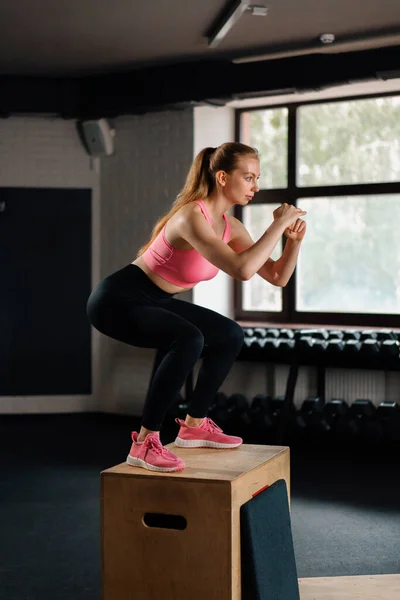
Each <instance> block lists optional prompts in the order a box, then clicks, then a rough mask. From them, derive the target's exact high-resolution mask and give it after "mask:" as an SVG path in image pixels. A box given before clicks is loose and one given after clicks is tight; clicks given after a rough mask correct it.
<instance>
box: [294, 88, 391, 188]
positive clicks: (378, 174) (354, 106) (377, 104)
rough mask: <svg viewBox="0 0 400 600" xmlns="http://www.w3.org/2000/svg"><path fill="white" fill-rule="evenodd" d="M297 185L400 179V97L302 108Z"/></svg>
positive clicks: (299, 112) (299, 128)
mask: <svg viewBox="0 0 400 600" xmlns="http://www.w3.org/2000/svg"><path fill="white" fill-rule="evenodd" d="M297 164H298V167H297V185H299V186H318V185H345V184H356V183H384V182H390V181H399V180H400V96H396V97H388V98H371V99H369V100H351V101H346V102H331V103H326V104H325V103H324V104H317V105H310V106H302V107H300V108H299V109H298V163H297Z"/></svg>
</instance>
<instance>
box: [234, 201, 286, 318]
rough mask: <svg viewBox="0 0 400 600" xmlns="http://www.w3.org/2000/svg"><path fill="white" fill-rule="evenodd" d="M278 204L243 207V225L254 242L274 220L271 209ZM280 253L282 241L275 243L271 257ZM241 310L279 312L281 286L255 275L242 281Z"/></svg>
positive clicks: (275, 256)
mask: <svg viewBox="0 0 400 600" xmlns="http://www.w3.org/2000/svg"><path fill="white" fill-rule="evenodd" d="M278 206H280V204H254V205H253V206H246V207H245V208H244V209H243V225H244V226H245V227H246V229H247V231H248V232H249V233H250V235H251V237H252V238H253V240H254V241H255V242H256V241H257V240H259V239H260V237H261V236H262V234H263V233H264V232H265V230H266V229H268V227H269V226H270V225H271V223H272V221H273V220H274V216H273V214H272V213H273V211H274V210H275V209H276V208H278ZM281 254H282V241H279V242H278V244H277V245H276V247H275V249H274V251H273V253H272V254H271V258H272V259H273V260H276V259H277V258H279V257H280V256H281ZM242 298H243V310H258V311H268V312H280V311H281V310H282V288H280V287H276V286H274V285H271V284H270V283H268V281H265V280H264V279H262V278H261V277H260V276H259V275H255V276H254V277H252V279H250V280H249V281H244V282H243V283H242Z"/></svg>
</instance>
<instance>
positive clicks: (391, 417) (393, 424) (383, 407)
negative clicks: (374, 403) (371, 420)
mask: <svg viewBox="0 0 400 600" xmlns="http://www.w3.org/2000/svg"><path fill="white" fill-rule="evenodd" d="M375 418H376V421H377V422H378V423H380V425H381V427H382V435H383V443H384V444H385V445H387V446H388V447H393V448H395V449H400V404H398V403H397V402H394V401H388V400H385V401H383V402H381V403H380V404H379V406H378V408H377V409H376V413H375Z"/></svg>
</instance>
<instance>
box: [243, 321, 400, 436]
mask: <svg viewBox="0 0 400 600" xmlns="http://www.w3.org/2000/svg"><path fill="white" fill-rule="evenodd" d="M244 332H245V339H244V344H243V348H242V351H241V353H240V355H239V356H238V360H244V361H251V362H254V361H256V362H263V363H264V364H267V365H270V366H272V367H273V365H274V364H287V365H289V373H288V377H287V381H286V390H285V397H284V403H283V408H282V418H281V420H280V424H279V428H278V431H277V443H278V444H280V443H282V440H283V439H284V435H285V431H286V426H287V424H288V420H289V416H290V413H291V411H292V409H293V405H294V394H295V390H296V384H297V379H298V373H299V367H300V366H313V367H315V368H316V369H317V395H318V397H320V398H321V399H322V401H323V402H324V403H325V379H326V369H327V368H328V367H341V368H347V369H349V368H352V369H355V368H368V369H374V370H386V371H388V370H396V371H397V370H400V331H394V330H388V329H381V330H378V329H377V330H368V331H362V330H360V331H358V330H353V329H351V330H349V329H344V330H338V329H335V330H327V329H311V328H310V329H297V330H296V329H287V328H284V329H276V328H265V327H244ZM267 385H269V384H268V382H267ZM267 393H268V390H267ZM270 395H272V394H270Z"/></svg>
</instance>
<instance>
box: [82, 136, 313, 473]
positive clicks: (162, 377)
mask: <svg viewBox="0 0 400 600" xmlns="http://www.w3.org/2000/svg"><path fill="white" fill-rule="evenodd" d="M259 176H260V163H259V158H258V153H257V151H256V150H255V149H254V148H251V147H249V146H246V145H244V144H240V143H236V142H234V143H226V144H222V146H219V147H218V148H205V149H204V150H202V151H201V152H200V153H199V154H198V155H197V156H196V158H195V160H194V161H193V164H192V166H191V168H190V170H189V173H188V176H187V179H186V183H185V186H184V187H183V189H182V191H181V192H180V194H179V195H178V197H177V199H176V201H175V202H174V203H173V205H172V207H171V209H170V211H169V212H168V213H167V214H166V215H165V216H164V217H162V218H161V219H160V220H159V221H158V222H157V223H156V225H155V227H154V229H153V232H152V235H151V238H150V240H149V241H148V242H147V243H146V244H145V245H144V246H143V247H142V248H141V249H140V250H139V252H138V254H137V257H136V260H134V261H133V262H132V263H131V264H129V265H127V266H125V267H124V268H122V269H120V270H118V271H117V272H116V273H113V274H112V275H110V276H108V277H107V278H106V279H105V280H104V281H102V282H101V283H100V284H99V285H98V286H97V288H96V289H95V290H94V291H93V292H92V294H91V296H90V298H89V300H88V305H87V312H88V316H89V320H90V322H91V323H92V325H93V326H94V327H95V328H96V329H98V330H99V331H100V332H101V333H103V334H105V335H107V336H109V337H112V338H115V339H117V340H119V341H121V342H125V343H126V344H130V345H132V346H138V347H141V348H157V349H158V350H160V351H162V353H163V356H164V357H163V360H162V361H161V363H160V365H159V366H158V368H157V369H156V371H155V373H154V376H153V378H152V381H151V384H150V386H149V390H148V393H147V398H146V401H145V405H144V412H143V417H142V426H141V429H140V431H139V433H137V432H132V446H131V450H130V452H129V454H128V457H127V462H128V464H129V465H132V466H137V467H144V468H146V469H150V470H153V471H179V470H182V469H183V468H184V466H185V465H184V462H183V461H182V460H181V459H180V458H178V457H177V456H176V455H175V454H173V453H172V452H170V451H169V450H167V449H166V448H164V447H163V446H162V444H161V441H160V437H159V432H160V429H161V426H162V422H163V419H164V417H165V414H166V412H167V410H168V408H169V406H170V404H171V403H172V402H173V401H174V400H175V399H176V398H177V396H178V394H179V392H180V390H181V388H182V386H183V385H184V383H185V381H186V379H187V377H188V375H189V373H190V372H191V371H192V369H193V367H194V365H195V364H196V362H197V360H198V359H199V357H200V356H201V354H203V360H202V365H201V368H200V371H199V375H198V379H197V383H196V386H195V389H194V391H193V396H192V399H191V402H190V406H189V410H188V415H187V416H186V419H185V421H183V420H181V419H177V422H178V424H179V425H180V430H179V433H178V436H177V438H176V440H175V443H176V444H177V445H178V446H185V447H189V448H190V447H191V448H194V447H196V448H197V447H200V446H207V447H213V448H236V447H237V446H239V445H240V444H241V443H242V439H241V438H239V437H235V436H230V435H227V434H225V433H223V432H222V430H221V429H220V428H219V427H218V426H217V425H216V424H215V423H214V422H213V421H212V420H211V419H209V418H207V411H208V408H209V405H210V403H211V401H212V400H213V398H214V397H215V394H216V393H217V391H218V389H219V388H220V386H221V384H222V383H223V381H224V380H225V378H226V376H227V374H228V372H229V370H230V368H231V367H232V365H233V363H234V361H235V359H236V357H237V355H238V353H239V352H240V349H241V347H242V344H243V329H242V328H241V327H240V326H239V325H238V324H237V323H236V322H235V321H232V320H231V319H228V318H226V317H224V316H222V315H220V314H218V313H216V312H214V311H211V310H208V309H206V308H203V307H201V306H197V305H195V304H191V303H189V302H184V301H182V300H178V299H176V298H175V296H176V295H177V294H179V293H180V292H183V291H186V290H188V289H191V288H193V287H194V286H195V285H196V284H197V283H199V282H200V281H205V280H208V279H212V278H213V277H215V276H216V275H217V273H218V271H219V269H221V270H223V271H225V273H227V274H228V275H230V276H231V277H233V278H235V279H238V280H239V281H247V280H248V279H250V278H251V277H253V275H255V274H256V273H258V274H259V275H260V276H261V277H262V278H263V279H265V280H266V281H268V282H269V283H271V284H273V285H278V286H284V285H286V283H287V281H288V280H289V278H290V276H291V275H292V273H293V270H294V268H295V265H296V260H297V255H298V251H299V243H300V242H301V240H302V239H303V237H304V234H305V230H306V225H305V222H304V221H303V220H302V219H301V218H300V217H301V216H303V215H305V214H306V213H305V212H304V211H301V210H300V209H298V208H296V207H294V206H291V205H288V204H283V205H282V206H280V207H279V208H278V209H277V210H275V211H274V221H273V223H272V224H271V225H270V227H269V228H268V229H267V231H266V232H265V233H264V234H263V235H262V236H261V238H260V239H259V240H258V241H257V242H255V243H254V242H253V240H252V239H251V237H250V235H249V233H248V231H247V230H246V229H245V227H244V226H243V224H242V223H241V222H240V221H239V220H238V219H236V218H234V217H232V216H230V215H227V214H226V213H227V211H228V209H230V208H231V207H232V206H234V205H235V204H238V205H239V206H247V204H248V203H249V202H250V201H251V199H252V198H253V196H254V194H255V193H256V192H257V191H258V189H259V188H258V183H257V181H258V178H259ZM282 234H285V235H286V237H288V238H289V239H290V243H288V244H287V245H286V248H285V251H284V253H283V255H282V257H281V258H280V259H279V261H276V262H274V261H273V260H271V259H270V258H269V257H270V255H271V253H272V251H273V249H274V248H275V246H276V244H277V242H278V241H279V239H280V238H281V236H282Z"/></svg>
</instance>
